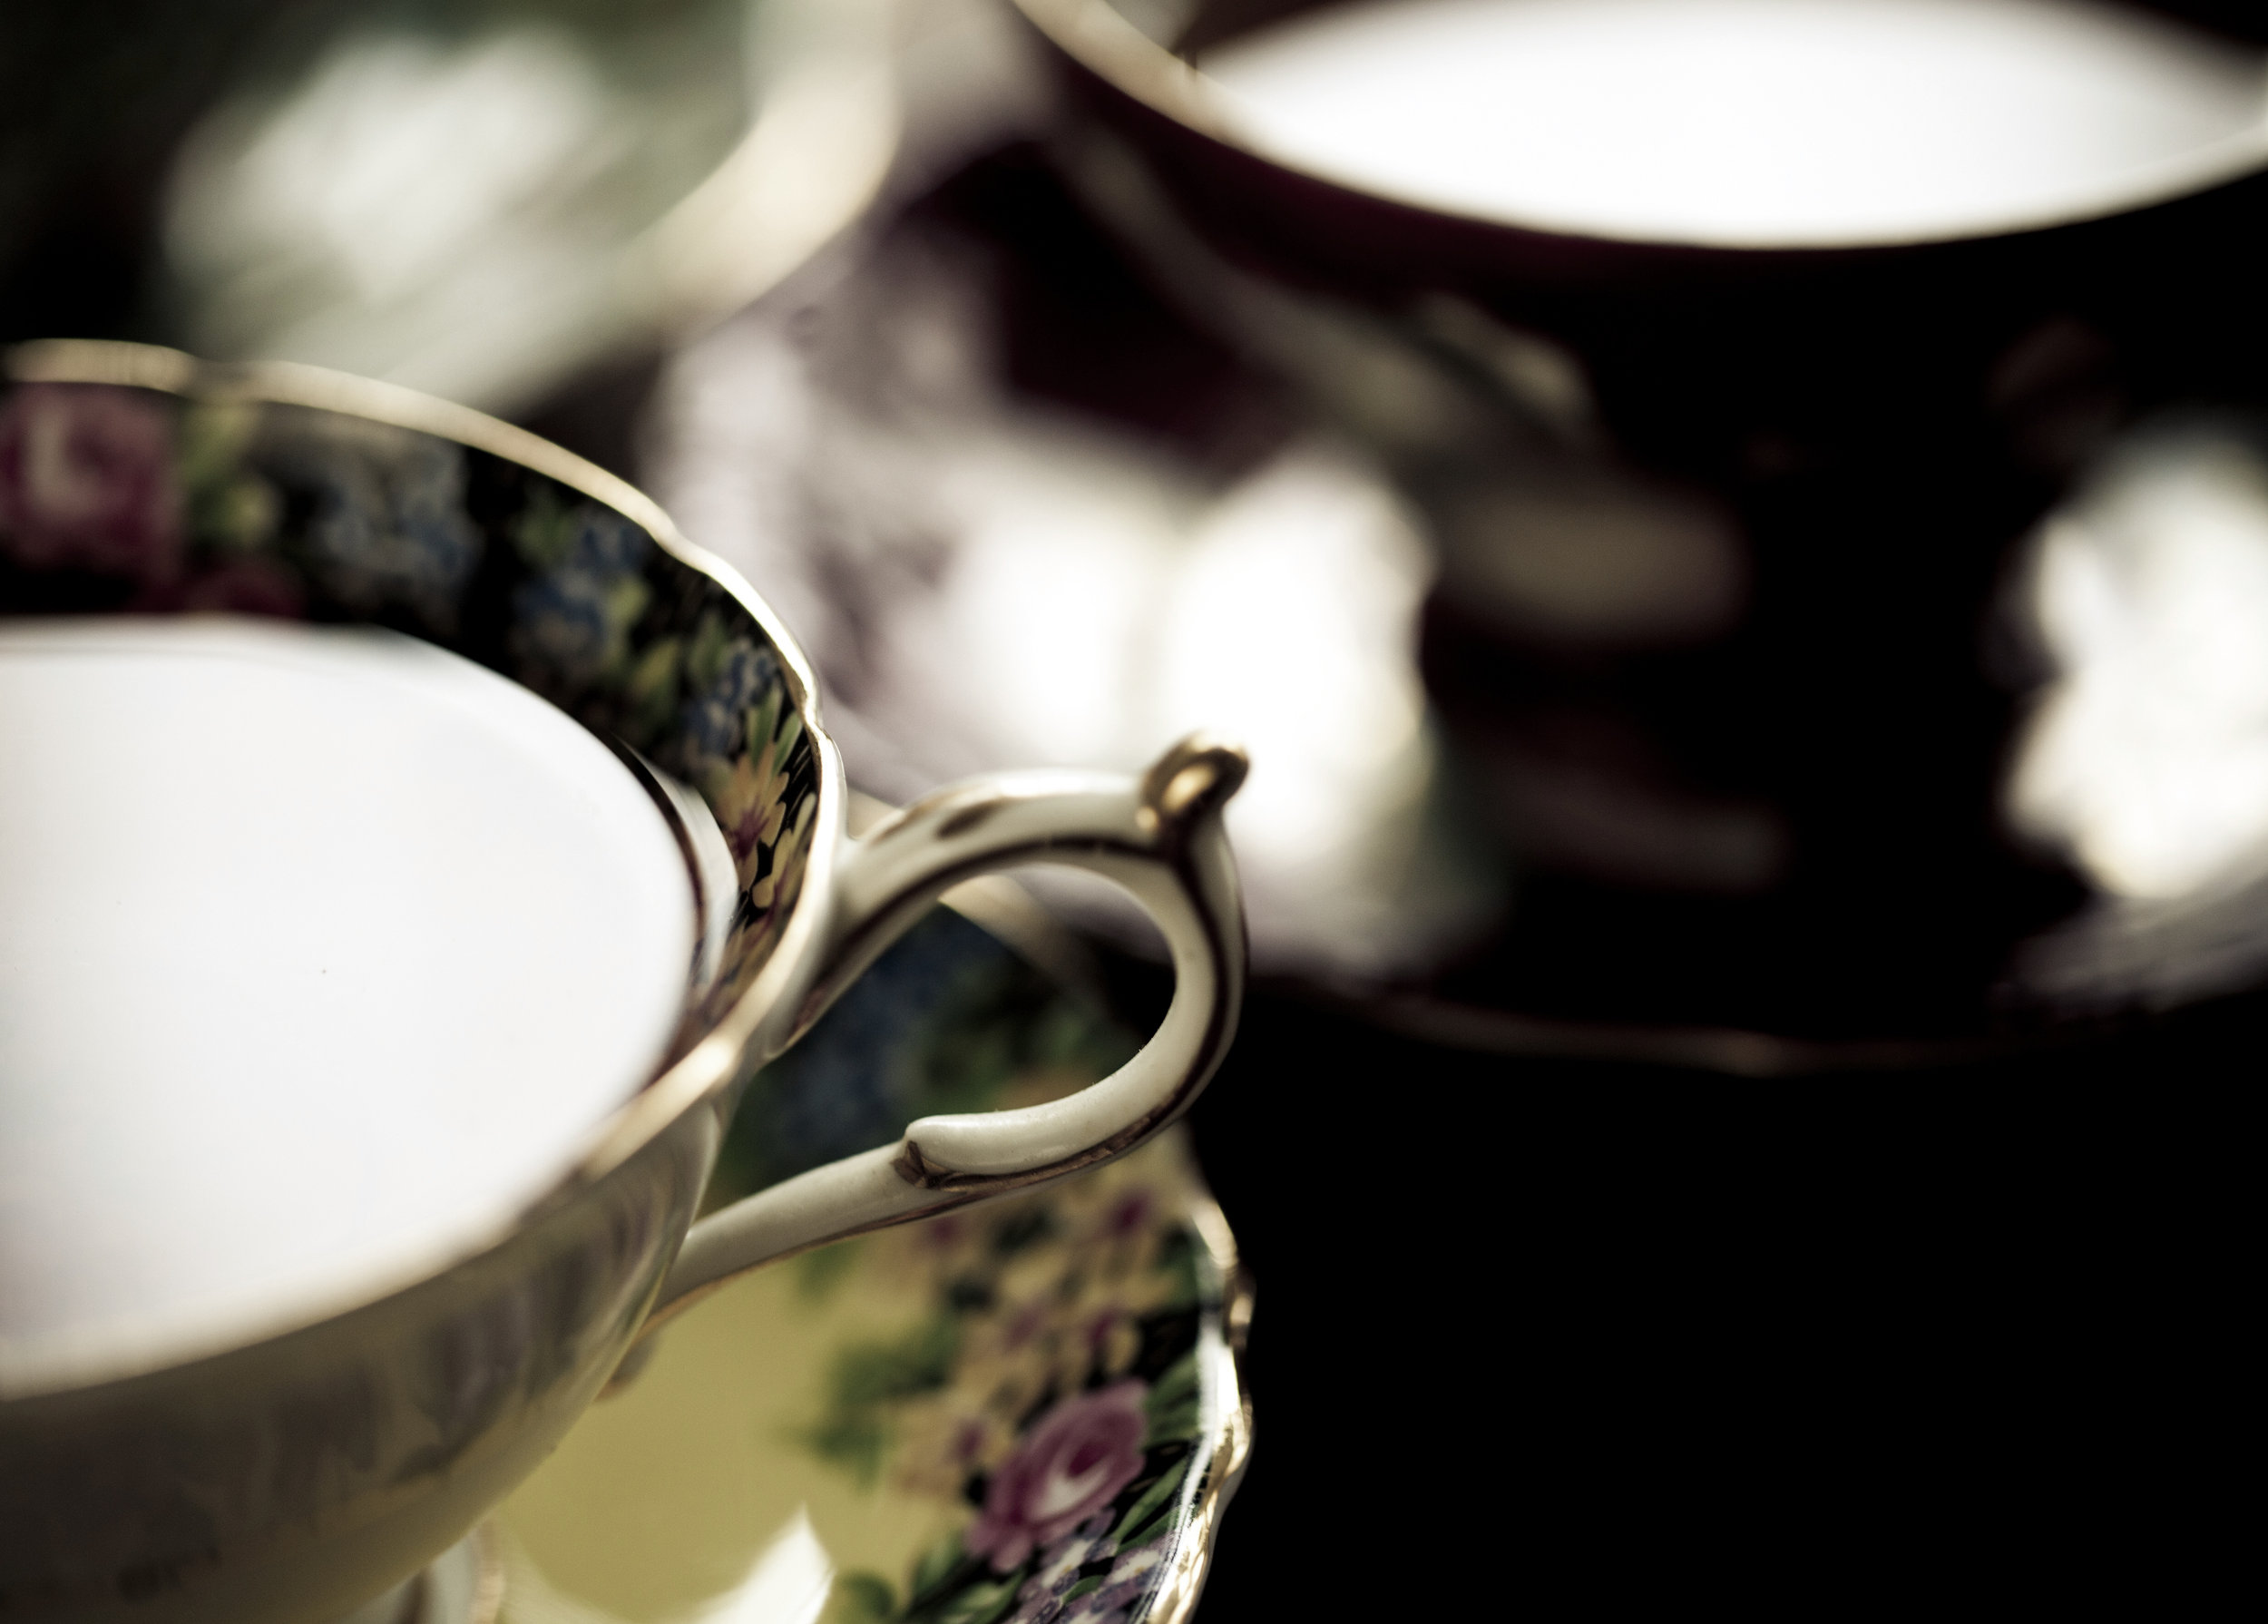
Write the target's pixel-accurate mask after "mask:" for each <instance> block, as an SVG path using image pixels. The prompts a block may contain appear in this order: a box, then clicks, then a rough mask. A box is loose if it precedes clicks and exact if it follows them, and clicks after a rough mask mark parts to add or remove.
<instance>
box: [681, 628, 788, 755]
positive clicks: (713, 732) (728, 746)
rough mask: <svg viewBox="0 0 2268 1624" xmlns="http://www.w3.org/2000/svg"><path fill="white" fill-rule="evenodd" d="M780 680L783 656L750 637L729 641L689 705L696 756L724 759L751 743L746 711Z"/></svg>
mask: <svg viewBox="0 0 2268 1624" xmlns="http://www.w3.org/2000/svg"><path fill="white" fill-rule="evenodd" d="M779 680H780V675H779V660H778V658H777V656H776V655H774V654H773V652H772V651H770V650H769V649H766V648H760V647H758V645H757V644H755V643H753V642H750V641H748V640H746V639H739V640H736V641H733V642H731V643H729V644H728V645H726V647H725V650H724V651H723V653H722V655H721V656H720V658H719V660H718V664H717V674H716V676H715V677H714V678H713V679H712V680H710V682H709V686H708V687H707V688H705V689H704V690H701V691H700V692H699V693H698V694H695V695H694V696H693V697H692V698H691V699H688V700H687V701H686V704H685V713H684V732H685V748H686V749H687V751H688V752H689V753H690V754H691V755H694V756H696V757H699V758H709V759H715V760H723V759H727V758H730V757H731V756H733V755H735V754H736V753H738V751H739V750H740V749H741V748H744V747H745V746H746V744H747V742H748V741H747V738H746V729H747V727H748V711H749V710H750V709H753V708H754V707H755V706H756V705H757V704H758V702H759V701H760V700H762V699H764V698H765V697H766V696H767V695H768V694H769V693H771V692H772V690H774V688H776V687H777V685H778V683H779Z"/></svg>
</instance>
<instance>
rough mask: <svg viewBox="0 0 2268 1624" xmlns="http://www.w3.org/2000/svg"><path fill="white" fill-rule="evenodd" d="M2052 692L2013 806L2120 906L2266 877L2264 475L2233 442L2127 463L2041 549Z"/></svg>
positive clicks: (2033, 731)
mask: <svg viewBox="0 0 2268 1624" xmlns="http://www.w3.org/2000/svg"><path fill="white" fill-rule="evenodd" d="M2029 606H2030V610H2031V613H2032V616H2033V618H2034V621H2035V623H2036V627H2037V631H2038V636H2039V638H2040V641H2042V643H2043V644H2044V645H2045V647H2046V649H2047V651H2048V653H2049V654H2050V656H2051V657H2052V658H2053V660H2054V661H2055V664H2056V666H2057V668H2058V673H2059V674H2058V678H2057V680H2055V682H2054V683H2053V685H2052V686H2051V687H2050V688H2049V690H2048V692H2047V694H2046V697H2045V698H2044V699H2043V701H2042V703H2041V707H2040V709H2039V710H2038V714H2037V715H2036V716H2035V718H2034V719H2033V721H2032V723H2031V725H2030V728H2029V729H2028V733H2027V734H2026V737H2025V739H2024V742H2023V746H2022V749H2021V752H2020V755H2019V760H2018V765H2017V768H2016V771H2015V774H2014V777H2013V778H2012V780H2011V783H2010V787H2009V810H2010V813H2011V815H2012V817H2013V818H2014V820H2015V822H2016V823H2017V825H2018V827H2019V828H2021V829H2022V830H2024V831H2025V832H2027V833H2028V834H2030V835H2032V836H2035V837H2038V838H2040V839H2043V840H2046V841H2048V842H2049V843H2051V844H2054V845H2058V846H2063V847H2065V848H2067V849H2068V850H2069V851H2070V852H2071V853H2072V855H2073V856H2075V857H2076V858H2077V861H2078V862H2079V864H2080V865H2081V866H2082V867H2083V868H2084V869H2085V870H2086V871H2087V874H2088V876H2090V877H2091V878H2092V879H2094V881H2095V882H2096V883H2097V885H2100V886H2102V887H2103V888H2104V889H2105V890H2107V891H2108V892H2111V893H2113V894H2115V895H2122V896H2128V897H2136V898H2175V897H2180V896H2185V895H2190V894H2193V893H2196V892H2200V891H2203V890H2204V889H2206V888H2207V887H2209V886H2214V885H2226V884H2229V883H2231V882H2233V881H2241V880H2243V879H2244V878H2246V877H2249V876H2252V875H2253V874H2256V873H2259V872H2261V871H2263V870H2268V463H2264V462H2263V458H2262V456H2261V455H2260V453H2259V452H2257V451H2255V450H2253V448H2252V447H2250V446H2249V445H2245V444H2244V443H2243V442H2241V441H2239V440H2236V439H2234V438H2233V437H2229V436H2224V435H2213V434H2197V435H2187V436H2184V437H2180V438H2164V437H2161V438H2158V439H2156V440H2154V441H2149V442H2146V443H2144V444H2142V445H2137V446H2136V447H2133V448H2131V449H2130V450H2129V451H2127V452H2126V454H2124V455H2123V456H2122V457H2121V458H2120V459H2119V460H2117V461H2116V462H2115V463H2114V464H2113V465H2112V466H2111V467H2110V468H2109V469H2108V470H2107V473H2106V474H2105V476H2104V477H2103V478H2102V479H2101V480H2100V481H2099V482H2098V484H2097V485H2096V487H2095V488H2094V489H2093V490H2092V491H2091V492H2089V493H2088V494H2086V495H2085V496H2083V497H2082V499H2081V500H2080V501H2079V503H2078V504H2076V505H2075V507H2074V508H2073V509H2072V510H2070V511H2069V512H2068V514H2065V515H2064V516H2063V517H2061V518H2059V519H2058V520H2057V521H2056V522H2055V523H2052V524H2051V525H2050V526H2049V527H2048V529H2047V530H2046V531H2045V532H2044V533H2043V534H2042V536H2041V539H2040V543H2039V549H2038V558H2037V563H2036V566H2035V572H2034V574H2033V577H2032V581H2031V585H2030V589H2029Z"/></svg>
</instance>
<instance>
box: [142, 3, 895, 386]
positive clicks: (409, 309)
mask: <svg viewBox="0 0 2268 1624" xmlns="http://www.w3.org/2000/svg"><path fill="white" fill-rule="evenodd" d="M893 14H894V0H670V3H669V4H665V5H645V6H638V7H633V8H628V9H622V8H613V7H606V6H597V5H583V4H578V3H576V0H528V3H523V4H506V3H504V0H492V3H490V4H484V5H471V6H464V5H456V6H442V5H367V4H364V5H334V6H331V7H328V8H327V9H325V10H321V11H317V12H309V11H308V9H307V8H300V9H298V10H297V11H288V12H284V13H280V14H279V15H277V16H275V17H273V18H270V19H267V20H266V24H265V25H264V26H263V27H260V28H258V29H253V30H248V31H246V32H245V33H244V34H243V35H242V37H241V38H240V39H239V40H238V42H237V46H236V49H235V51H234V52H233V54H232V56H231V59H230V64H229V65H228V68H227V71H226V72H225V73H224V74H223V75H222V76H221V83H220V88H219V90H218V91H217V93H215V94H214V95H213V96H212V97H211V100H210V105H209V107H208V108H207V109H206V110H205V111H204V112H203V113H202V114H201V116H200V118H199V119H198V120H197V122H195V124H194V127H193V128H191V130H190V131H189V132H188V134H187V136H186V138H185V139H184V140H183V141H182V142H181V146H180V148H179V151H178V153H177V154H176V155H175V157H174V158H173V160H172V161H171V168H170V173H169V179H168V181H167V182H166V186H165V192H164V196H163V200H162V206H161V207H162V224H161V230H162V236H163V253H162V261H161V267H162V268H161V277H160V284H161V285H160V288H159V289H158V291H157V293H156V296H155V297H156V299H157V302H158V304H159V305H160V306H161V319H162V320H163V321H164V323H165V325H166V326H167V328H169V330H170V331H171V332H172V333H173V334H174V335H176V336H177V337H178V338H179V339H180V341H181V342H182V343H183V344H184V345H185V346H186V347H190V348H191V349H194V350H195V351H197V352H198V353H200V354H202V355H206V356H209V357H215V358H220V359H280V360H295V361H306V362H310V363H315V364H318V365H322V366H327V367H338V368H341V369H343V370H346V371H350V372H356V373H360V374H363V375H365V376H367V377H379V378H384V379H386V380H388V381H390V382H395V383H400V384H404V385H406V386H411V387H414V388H417V389H422V390H425V391H429V392H431V393H434V394H437V395H441V396H447V397H449V398H452V399H455V400H459V401H462V402H464V403H466V404H469V405H472V406H479V407H481V408H483V409H484V410H488V411H492V412H499V413H503V414H505V415H513V414H517V413H519V412H521V411H523V410H524V409H525V408H528V407H529V406H533V405H534V404H536V403H538V402H540V401H541V400H542V399H543V397H544V396H546V395H548V394H549V393H551V392H552V391H553V390H555V389H557V388H558V387H560V386H562V384H564V383H566V382H567V381H568V380H570V379H572V378H573V377H575V376H576V375H577V374H579V373H581V372H582V371H584V370H586V369H588V368H590V367H593V366H596V365H601V364H603V363H608V362H614V361H619V360H620V359H621V358H622V357H624V356H625V355H626V354H631V353H635V352H638V351H640V350H644V349H651V348H654V347H658V346H660V345H661V344H664V343H667V342H669V341H670V340H672V339H674V338H679V337H682V336H683V335H684V334H685V333H686V332H688V331H689V330H693V329H697V328H699V327H700V326H701V325H702V324H703V323H704V322H706V321H709V320H712V319H714V318H718V317H719V316H722V315H724V314H725V313H727V312H728V311H730V310H733V309H735V308H738V307H739V306H741V305H742V304H744V303H746V302H747V301H748V300H749V299H750V298H755V297H756V296H757V295H758V294H760V293H761V292H763V291H764V290H765V289H767V288H769V287H770V286H772V285H773V284H774V283H775V282H777V280H778V279H780V278H781V277H782V276H783V275H785V274H786V273H787V272H788V271H789V270H791V269H794V268H795V267H796V266H797V265H798V264H800V263H802V262H803V261H804V260H805V259H807V258H808V257H809V256H810V255H811V253H812V252H813V251H814V250H815V249H817V248H818V247H820V245H822V244H823V243H825V242H826V240H829V239H830V238H832V237H833V236H835V235H836V233H837V232H838V231H840V230H842V229H843V228H844V226H845V225H846V224H847V223H848V222H849V221H850V220H853V219H854V218H855V216H856V215H857V213H858V211H859V210H861V209H862V208H863V207H864V206H865V203H866V202H867V201H868V200H869V199H870V198H871V197H872V195H873V194H874V191H875V188H876V187H877V186H878V185H879V184H880V182H881V181H882V178H883V176H884V175H885V173H886V172H887V171H888V167H889V163H890V158H891V154H892V152H893V149H894V141H895V131H896V111H895V94H894V88H893V83H892V78H891V65H890V60H889V44H890V29H891V25H892V19H893Z"/></svg>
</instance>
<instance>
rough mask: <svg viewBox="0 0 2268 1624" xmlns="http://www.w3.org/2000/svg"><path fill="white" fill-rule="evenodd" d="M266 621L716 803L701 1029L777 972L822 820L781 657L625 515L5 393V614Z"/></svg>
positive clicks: (76, 398) (84, 394)
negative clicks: (381, 634)
mask: <svg viewBox="0 0 2268 1624" xmlns="http://www.w3.org/2000/svg"><path fill="white" fill-rule="evenodd" d="M191 613H231V614H249V615H264V616H271V617H280V618H285V619H292V620H302V621H312V622H327V623H342V622H358V623H365V624H370V625H376V626H384V627H387V628H390V629H392V630H395V631H402V632H406V633H408V634H410V635H412V636H415V637H419V638H423V639H425V641H430V642H434V643H436V644H439V645H440V646H442V647H444V648H447V649H450V650H453V651H455V652H457V653H459V654H462V655H464V656H465V657H467V658H469V659H471V660H475V661H477V662H478V663H480V664H482V665H484V666H487V667H488V668H490V669H491V670H495V671H498V672H500V673H502V674H503V675H504V676H507V677H510V678H512V679H513V680H516V681H518V682H521V683H523V685H525V686H527V687H529V688H531V689H533V690H535V691H537V692H539V693H542V694H543V695H544V696H545V697H546V698H548V699H552V701H553V702H554V703H556V704H558V705H559V706H560V707H561V708H562V709H565V710H566V711H568V712H569V713H570V714H572V715H573V716H575V717H576V718H577V719H580V720H581V721H582V722H583V723H584V724H585V725H586V726H587V727H589V728H591V729H592V730H593V731H594V732H596V733H599V734H600V735H601V737H611V738H614V739H619V740H621V742H622V743H624V744H627V745H628V746H630V747H631V748H633V749H636V750H638V751H640V753H642V754H643V755H645V756H646V757H648V758H650V759H651V760H652V761H653V762H654V763H655V764H656V765H657V766H659V767H660V768H662V769H663V770H665V771H668V772H670V773H673V774H675V775H677V776H678V777H679V778H683V779H684V780H686V781H687V782H688V783H689V784H691V785H692V786H694V788H697V789H698V790H699V793H700V794H701V795H702V797H704V799H705V800H706V801H707V802H708V804H709V807H710V808H711V810H712V811H713V812H714V813H715V814H716V817H717V820H718V823H719V827H721V828H722V829H723V831H724V834H725V837H726V840H727V843H728V845H729V846H730V847H731V850H732V855H733V858H734V861H735V864H736V866H737V868H738V897H737V899H736V902H735V904H734V913H733V917H732V921H731V930H730V933H729V934H728V938H727V942H726V945H725V954H724V958H723V965H722V969H721V971H720V973H719V977H718V980H717V981H716V983H714V984H713V985H712V986H711V987H710V988H709V991H708V993H706V995H705V1003H704V1006H703V1008H702V1009H701V1010H700V1011H699V1012H696V1014H697V1018H698V1023H700V1024H706V1022H707V1021H708V1020H711V1019H713V1018H714V1017H715V1016H716V1015H718V1014H719V1013H722V1011H723V1010H724V1009H725V1008H726V1007H727V1006H728V1005H729V1003H731V1002H732V1001H733V1000H734V999H735V998H737V997H738V994H739V993H741V992H743V991H744V990H745V989H746V988H747V986H748V983H750V982H752V981H753V980H754V979H755V977H756V975H757V973H758V972H759V971H760V970H761V969H762V968H763V966H764V964H765V963H766V961H767V959H768V957H769V955H770V949H771V947H772V944H773V943H774V940H775V938H776V936H777V930H778V927H779V925H780V923H781V922H782V921H783V920H784V919H785V918H786V916H787V912H788V910H789V908H790V906H791V905H792V904H793V903H794V901H795V899H796V895H797V891H798V889H799V887H800V885H801V882H802V877H803V873H804V869H805V865H806V860H807V856H808V850H807V847H808V842H809V839H810V836H811V833H812V827H813V820H814V818H815V817H816V807H817V788H818V758H817V753H816V746H815V745H814V742H813V740H812V739H811V738H810V736H809V734H808V733H807V730H806V729H804V726H803V719H802V717H801V714H800V713H799V711H798V709H797V706H796V704H795V702H794V699H793V696H792V692H791V690H790V689H789V686H788V682H787V675H786V671H785V669H784V665H783V662H782V660H781V659H780V655H779V651H778V650H777V648H775V647H774V646H773V645H772V644H771V642H770V641H768V640H767V638H766V636H765V635H764V633H763V631H762V629H761V628H760V627H759V626H758V624H757V623H756V622H755V621H753V620H752V619H751V617H750V616H749V615H748V612H747V611H746V610H745V609H743V608H742V607H741V605H740V604H739V603H738V602H737V601H736V600H735V599H734V598H733V597H732V595H731V594H730V593H729V592H728V591H727V590H726V589H725V588H724V587H723V586H722V585H721V584H720V583H719V582H717V581H715V580H714V579H712V578H710V577H709V575H707V574H705V573H703V572H700V571H699V570H697V569H695V568H693V567H692V566H691V565H689V564H687V563H683V562H682V561H680V560H679V559H678V558H676V557H674V556H673V555H672V554H670V553H669V552H668V551H667V550H666V549H665V548H663V547H662V546H660V544H659V543H657V542H656V540H655V538H654V537H653V536H652V535H650V533H648V532H647V531H646V530H645V529H644V528H643V527H641V526H640V525H639V524H637V523H634V522H633V521H631V519H629V518H628V517H626V516H625V515H623V514H620V513H618V512H616V511H615V510H614V509H612V508H611V507H609V506H608V505H606V504H604V503H601V502H599V501H597V500H595V499H593V498H591V497H590V496H587V495H585V494H582V493H581V492H579V491H576V490H574V489H572V487H570V486H567V485H565V484H561V483H560V482H559V481H557V480H554V479H552V478H551V477H549V476H548V475H546V474H540V473H537V472H535V471H534V470H533V469H530V468H527V467H524V466H522V465H519V464H517V463H514V462H513V461H511V460H509V459H507V458H504V457H501V456H497V455H494V454H491V453H488V452H485V451H482V450H478V449H475V448H472V447H468V446H464V445H459V444H457V443H456V442H455V441H453V440H448V439H445V438H442V437H440V436H438V435H429V434H424V433H420V432H418V431H416V430H414V429H408V428H403V427H398V426H394V425H390V424H385V423H379V422H376V421H373V420H370V419H366V418H362V417H357V416H351V415H348V414H347V413H343V412H334V411H328V410H325V409H322V408H319V407H315V406H297V405H288V404H284V403H279V402H260V401H244V400H238V399H230V400H202V399H197V398H185V397H181V396H172V395H168V394H164V393H161V392H159V391H156V390H151V389H142V388H136V387H130V386H122V385H111V384H91V383H48V382H34V383H21V384H16V385H14V386H8V387H6V388H5V391H4V392H0V615H10V616H21V615H41V614H50V615H52V614H72V615H89V614H191Z"/></svg>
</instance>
